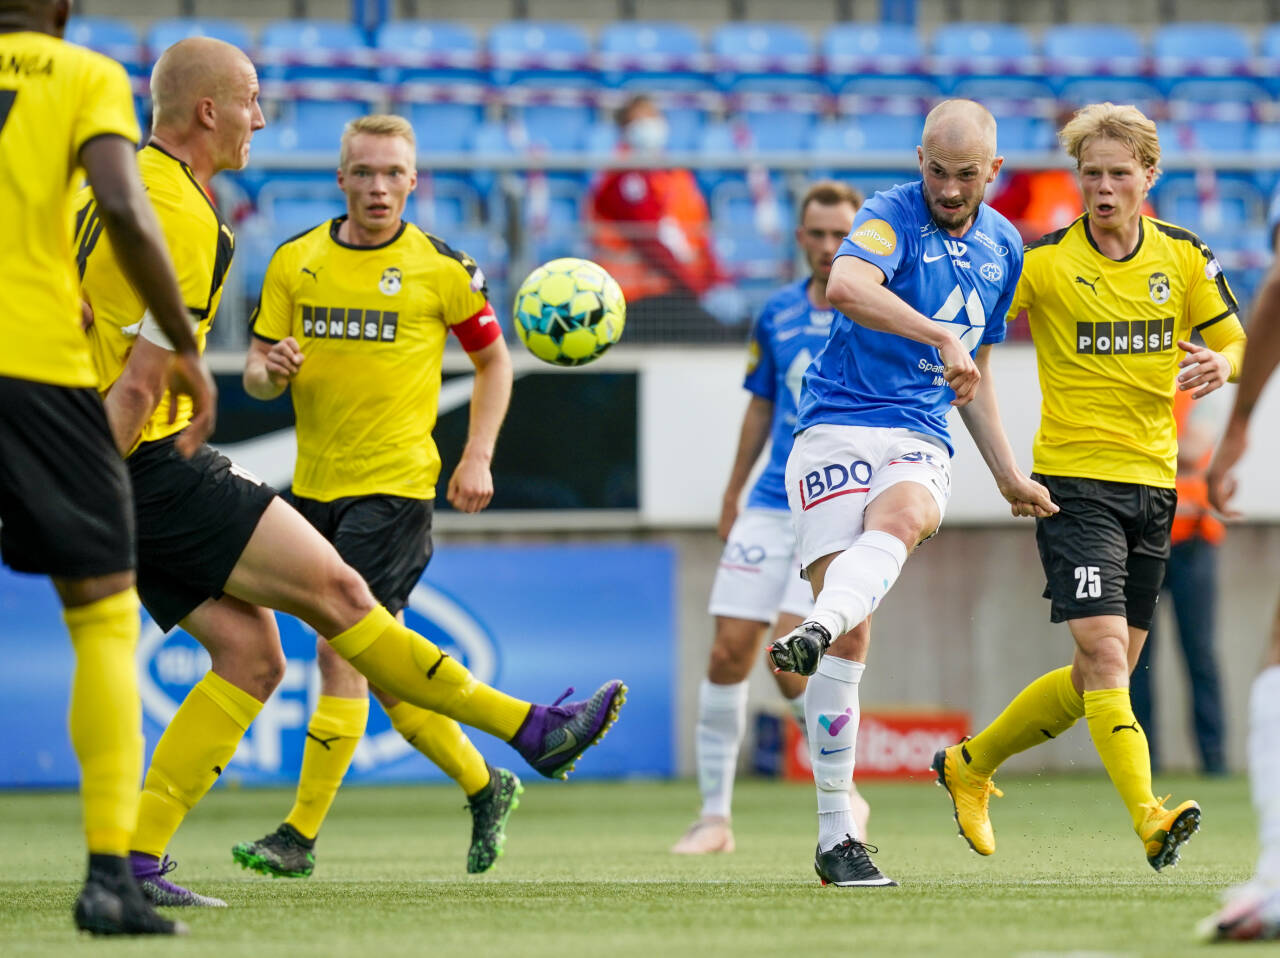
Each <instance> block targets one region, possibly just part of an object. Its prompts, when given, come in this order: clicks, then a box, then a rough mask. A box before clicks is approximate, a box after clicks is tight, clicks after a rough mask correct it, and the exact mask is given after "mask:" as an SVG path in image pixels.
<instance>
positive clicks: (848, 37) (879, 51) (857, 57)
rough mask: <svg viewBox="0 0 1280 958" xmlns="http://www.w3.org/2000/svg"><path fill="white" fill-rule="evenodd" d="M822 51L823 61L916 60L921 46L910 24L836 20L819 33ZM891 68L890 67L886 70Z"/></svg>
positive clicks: (922, 48) (922, 49)
mask: <svg viewBox="0 0 1280 958" xmlns="http://www.w3.org/2000/svg"><path fill="white" fill-rule="evenodd" d="M822 55H823V57H825V58H826V60H827V63H828V64H829V65H830V64H833V63H835V64H838V63H839V62H840V61H842V60H852V61H864V60H868V59H873V58H874V59H882V58H896V59H900V60H905V61H908V62H910V61H914V60H919V59H920V58H921V57H922V56H924V47H923V46H922V45H921V43H920V36H919V34H917V33H916V31H915V28H914V27H909V26H907V25H906V24H901V23H837V24H834V25H833V26H830V27H828V28H827V31H826V32H825V33H824V34H823V35H822ZM886 72H894V71H886Z"/></svg>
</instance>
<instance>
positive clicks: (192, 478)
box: [126, 436, 276, 631]
mask: <svg viewBox="0 0 1280 958" xmlns="http://www.w3.org/2000/svg"><path fill="white" fill-rule="evenodd" d="M176 438H177V437H176V436H169V437H167V438H165V439H157V440H156V441H155V442H147V443H143V444H142V445H141V446H139V447H138V448H137V449H135V450H134V452H133V455H131V456H130V457H129V458H128V460H127V461H126V464H127V465H128V467H129V475H130V478H132V480H133V503H134V509H135V511H136V513H137V519H138V595H139V597H140V598H141V599H142V604H143V605H144V606H146V608H147V611H148V612H149V613H151V617H152V618H153V619H155V620H156V624H157V625H159V626H160V628H162V629H164V630H165V631H168V630H169V629H171V628H173V627H174V626H175V625H177V624H178V623H179V622H180V621H182V620H183V619H184V618H186V617H187V615H188V614H189V613H191V612H192V611H194V610H195V608H196V606H198V605H200V604H201V603H202V602H204V601H205V600H206V599H219V598H221V597H222V589H223V586H225V585H226V584H227V579H228V578H229V577H230V575H231V570H232V569H234V568H235V567H236V563H237V562H239V561H240V554H241V553H242V552H244V549H245V546H247V545H248V544H249V537H250V536H252V535H253V530H254V529H256V528H257V526H258V520H260V519H261V518H262V514H263V513H264V512H266V511H267V506H269V505H270V504H271V500H272V499H274V498H275V495H276V494H275V490H273V489H272V488H271V487H270V486H268V485H266V484H265V483H263V482H262V481H260V480H258V479H256V478H254V477H253V476H251V475H249V474H248V473H246V472H244V471H243V470H241V469H240V468H239V467H237V466H236V465H235V464H234V463H233V462H232V461H231V460H230V459H228V458H227V457H226V456H224V455H222V454H221V453H220V452H216V451H215V450H213V449H211V448H210V447H209V446H201V447H200V448H199V449H198V450H197V451H196V453H195V455H193V456H192V457H191V458H190V459H183V458H182V456H181V455H179V453H178V451H177V450H176V449H175V448H174V440H175V439H176Z"/></svg>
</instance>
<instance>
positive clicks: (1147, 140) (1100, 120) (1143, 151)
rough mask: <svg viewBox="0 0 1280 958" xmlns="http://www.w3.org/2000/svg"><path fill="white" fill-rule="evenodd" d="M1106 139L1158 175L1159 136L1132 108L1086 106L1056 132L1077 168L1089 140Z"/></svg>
mask: <svg viewBox="0 0 1280 958" xmlns="http://www.w3.org/2000/svg"><path fill="white" fill-rule="evenodd" d="M1099 138H1106V139H1109V140H1115V141H1117V142H1118V143H1123V144H1124V145H1125V146H1126V147H1128V148H1129V152H1131V153H1132V154H1133V157H1134V159H1136V160H1137V161H1138V162H1139V163H1140V164H1141V165H1142V166H1143V167H1144V168H1151V169H1154V170H1155V171H1156V173H1157V174H1158V173H1159V172H1160V136H1159V134H1158V133H1156V125H1155V123H1153V122H1152V121H1151V120H1149V119H1148V118H1147V117H1146V115H1145V114H1144V113H1143V112H1142V111H1141V110H1139V109H1138V108H1137V107H1136V106H1130V105H1121V106H1118V105H1116V104H1115V103H1111V102H1107V103H1090V104H1089V105H1088V106H1086V107H1082V108H1081V109H1079V110H1076V112H1075V114H1074V115H1073V116H1072V117H1071V119H1070V120H1068V121H1067V125H1066V126H1064V127H1063V128H1062V129H1061V130H1059V131H1058V141H1059V142H1060V143H1061V144H1062V148H1063V149H1064V150H1066V151H1067V152H1068V153H1069V154H1070V155H1071V157H1072V158H1073V159H1074V160H1075V161H1076V166H1079V165H1080V157H1081V156H1082V155H1083V153H1084V150H1085V147H1086V146H1088V145H1089V142H1090V141H1091V140H1096V139H1099Z"/></svg>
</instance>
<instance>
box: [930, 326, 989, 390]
mask: <svg viewBox="0 0 1280 958" xmlns="http://www.w3.org/2000/svg"><path fill="white" fill-rule="evenodd" d="M938 356H939V358H941V359H942V375H943V376H944V377H945V378H946V380H947V385H948V386H950V387H951V388H952V389H953V390H954V391H955V394H956V398H955V399H953V400H951V405H953V406H964V405H967V404H968V403H969V402H970V401H971V400H972V399H973V397H974V396H976V395H978V383H980V382H981V381H982V373H980V372H978V364H977V363H975V362H974V361H973V357H972V356H970V355H969V350H967V349H965V348H964V347H963V346H962V345H960V340H958V339H956V338H955V337H954V336H953V337H951V338H950V339H948V340H947V341H946V342H945V343H944V344H943V345H942V346H941V347H940V348H939V349H938Z"/></svg>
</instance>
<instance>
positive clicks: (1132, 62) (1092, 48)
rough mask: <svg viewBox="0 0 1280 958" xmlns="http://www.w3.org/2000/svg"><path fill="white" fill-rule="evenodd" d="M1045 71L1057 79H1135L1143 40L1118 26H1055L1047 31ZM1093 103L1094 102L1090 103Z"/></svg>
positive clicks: (1112, 24) (1141, 53)
mask: <svg viewBox="0 0 1280 958" xmlns="http://www.w3.org/2000/svg"><path fill="white" fill-rule="evenodd" d="M1042 49H1043V52H1044V58H1045V72H1046V73H1047V74H1050V75H1052V76H1057V77H1063V78H1065V77H1091V76H1094V75H1098V74H1101V75H1103V76H1134V75H1136V74H1137V73H1138V72H1139V71H1140V70H1141V68H1142V60H1143V56H1144V53H1145V51H1144V50H1143V47H1142V38H1141V37H1139V36H1138V34H1137V33H1136V32H1135V31H1133V30H1131V29H1129V28H1128V27H1124V26H1120V25H1119V24H1114V23H1108V24H1105V25H1104V24H1096V25H1095V24H1080V23H1073V24H1056V25H1054V26H1051V27H1049V28H1048V29H1046V30H1045V32H1044V39H1043V44H1042ZM1090 102H1092V101H1090Z"/></svg>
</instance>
